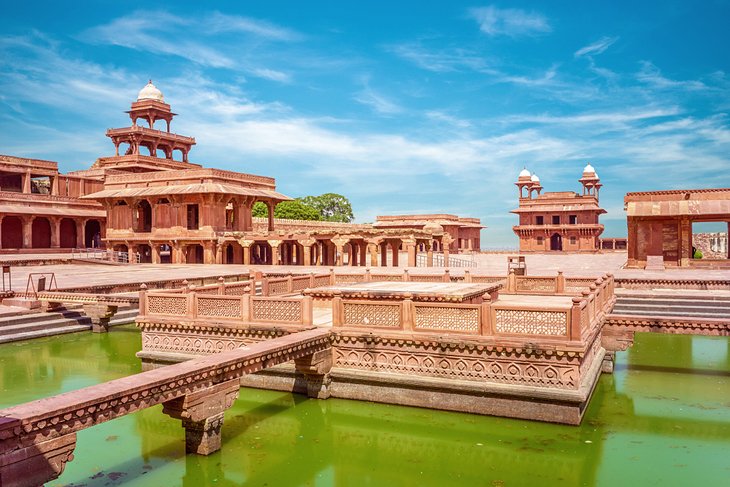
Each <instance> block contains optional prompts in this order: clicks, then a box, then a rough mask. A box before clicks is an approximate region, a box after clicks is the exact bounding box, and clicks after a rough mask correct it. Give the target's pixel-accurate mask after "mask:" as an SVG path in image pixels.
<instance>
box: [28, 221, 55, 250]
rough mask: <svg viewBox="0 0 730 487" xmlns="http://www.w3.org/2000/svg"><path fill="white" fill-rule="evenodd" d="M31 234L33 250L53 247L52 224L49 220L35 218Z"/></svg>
mask: <svg viewBox="0 0 730 487" xmlns="http://www.w3.org/2000/svg"><path fill="white" fill-rule="evenodd" d="M30 233H31V247H32V248H34V249H48V248H50V247H51V222H49V221H48V218H44V217H37V218H34V219H33V223H32V224H31V229H30Z"/></svg>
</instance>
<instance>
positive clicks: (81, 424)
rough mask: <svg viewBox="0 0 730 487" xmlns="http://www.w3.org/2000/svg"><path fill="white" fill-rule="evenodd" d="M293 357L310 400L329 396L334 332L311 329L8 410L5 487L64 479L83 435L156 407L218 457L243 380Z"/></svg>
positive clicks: (3, 414) (0, 459)
mask: <svg viewBox="0 0 730 487" xmlns="http://www.w3.org/2000/svg"><path fill="white" fill-rule="evenodd" d="M291 360H294V361H295V364H296V367H297V370H299V371H300V372H302V373H304V375H305V378H306V379H307V390H308V395H309V396H310V397H318V398H326V397H328V395H329V389H328V383H329V382H328V378H327V377H328V372H329V369H330V367H331V365H332V353H331V337H330V331H328V330H322V329H310V330H307V331H302V332H299V333H295V334H291V335H286V336H283V337H280V338H275V339H272V340H267V341H264V342H259V343H254V344H251V345H250V346H248V347H246V348H239V349H235V350H231V351H227V352H222V353H219V354H215V355H210V356H207V357H204V358H199V359H194V360H190V361H187V362H183V363H179V364H175V365H170V366H168V367H162V368H159V369H155V370H151V371H147V372H142V373H140V374H136V375H132V376H129V377H124V378H121V379H117V380H113V381H110V382H105V383H103V384H98V385H94V386H91V387H86V388H84V389H80V390H77V391H73V392H67V393H64V394H60V395H57V396H53V397H50V398H45V399H40V400H37V401H33V402H29V403H26V404H21V405H18V406H13V407H10V408H7V409H2V410H0V485H2V486H3V487H10V486H13V487H15V486H18V487H22V486H36V485H41V484H44V483H45V482H48V481H50V480H53V479H55V478H57V477H58V476H60V475H61V473H62V472H63V469H64V467H65V464H66V462H68V461H71V460H72V459H73V450H74V448H75V446H76V432H77V431H80V430H82V429H85V428H89V427H92V426H95V425H97V424H100V423H103V422H106V421H110V420H112V419H115V418H118V417H121V416H124V415H126V414H130V413H133V412H136V411H139V410H141V409H145V408H149V407H151V406H155V405H157V404H164V409H163V412H164V413H165V414H168V415H170V416H172V417H174V418H178V419H181V420H182V424H183V427H184V429H185V440H186V451H187V452H188V453H197V454H201V455H208V454H210V453H213V452H215V451H217V450H219V449H220V447H221V440H220V431H221V427H222V425H223V413H224V412H225V410H226V409H227V408H229V407H230V406H231V405H232V403H233V401H234V400H235V399H236V398H237V397H238V389H239V387H240V385H239V379H240V377H241V376H243V375H246V374H252V373H254V372H258V371H260V370H262V369H264V368H267V367H271V366H274V365H277V364H280V363H284V362H289V361H291Z"/></svg>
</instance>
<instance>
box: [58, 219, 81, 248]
mask: <svg viewBox="0 0 730 487" xmlns="http://www.w3.org/2000/svg"><path fill="white" fill-rule="evenodd" d="M58 231H59V232H60V235H59V242H60V245H61V248H63V249H72V248H74V247H76V239H77V237H78V236H77V235H76V222H75V221H74V220H72V219H71V218H62V219H61V224H60V225H59V226H58Z"/></svg>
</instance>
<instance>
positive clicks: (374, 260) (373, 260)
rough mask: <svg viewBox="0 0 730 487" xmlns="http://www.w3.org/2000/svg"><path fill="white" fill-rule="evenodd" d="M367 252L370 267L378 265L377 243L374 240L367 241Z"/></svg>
mask: <svg viewBox="0 0 730 487" xmlns="http://www.w3.org/2000/svg"><path fill="white" fill-rule="evenodd" d="M367 246H368V253H369V254H370V267H377V266H378V244H376V243H375V242H368V244H367Z"/></svg>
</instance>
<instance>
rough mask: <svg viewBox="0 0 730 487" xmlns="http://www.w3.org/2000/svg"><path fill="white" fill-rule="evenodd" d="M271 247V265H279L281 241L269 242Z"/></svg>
mask: <svg viewBox="0 0 730 487" xmlns="http://www.w3.org/2000/svg"><path fill="white" fill-rule="evenodd" d="M269 245H270V246H271V265H279V245H281V240H269Z"/></svg>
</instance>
